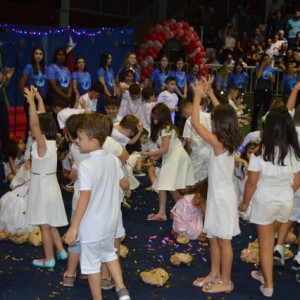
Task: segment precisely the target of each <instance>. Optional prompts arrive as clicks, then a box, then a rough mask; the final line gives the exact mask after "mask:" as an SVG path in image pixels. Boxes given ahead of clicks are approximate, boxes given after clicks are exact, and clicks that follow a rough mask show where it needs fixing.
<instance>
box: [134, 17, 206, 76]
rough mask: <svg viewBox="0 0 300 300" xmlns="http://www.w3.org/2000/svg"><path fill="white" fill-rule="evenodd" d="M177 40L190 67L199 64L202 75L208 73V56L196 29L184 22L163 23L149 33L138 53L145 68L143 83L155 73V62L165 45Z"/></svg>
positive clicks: (139, 59) (171, 21)
mask: <svg viewBox="0 0 300 300" xmlns="http://www.w3.org/2000/svg"><path fill="white" fill-rule="evenodd" d="M173 38H174V39H176V40H177V41H178V42H179V43H180V45H181V46H182V47H183V49H184V51H185V53H186V55H187V62H188V63H189V64H190V65H194V64H195V63H198V64H199V65H200V67H201V75H202V76H204V75H205V74H206V72H207V65H206V64H205V63H204V60H203V58H204V57H205V56H206V52H205V50H204V47H203V45H202V44H201V42H200V39H199V36H198V34H197V32H196V31H194V28H193V27H192V26H190V25H189V24H188V23H186V22H184V21H180V22H178V23H177V22H176V21H175V20H170V21H162V22H161V23H160V24H157V25H156V26H155V27H153V28H151V29H150V30H149V32H148V33H147V35H146V37H145V39H144V41H143V43H142V44H141V45H140V49H139V51H138V61H139V63H140V64H141V65H142V67H143V71H142V81H144V80H145V79H146V78H149V77H150V74H151V72H152V71H153V64H154V60H155V59H156V58H157V55H158V53H159V52H160V50H161V48H162V47H163V45H165V44H166V43H167V41H168V40H170V39H173Z"/></svg>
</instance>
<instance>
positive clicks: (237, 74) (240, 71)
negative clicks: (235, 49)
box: [228, 63, 249, 93]
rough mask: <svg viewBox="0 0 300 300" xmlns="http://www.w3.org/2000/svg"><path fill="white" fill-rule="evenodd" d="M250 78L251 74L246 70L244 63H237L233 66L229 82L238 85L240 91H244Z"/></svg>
mask: <svg viewBox="0 0 300 300" xmlns="http://www.w3.org/2000/svg"><path fill="white" fill-rule="evenodd" d="M248 80H249V75H248V74H247V73H246V72H244V67H243V64H242V63H236V64H235V66H234V68H233V72H232V73H230V74H229V77H228V84H229V85H235V86H237V87H238V88H239V90H240V92H241V93H244V92H245V89H246V86H247V83H248Z"/></svg>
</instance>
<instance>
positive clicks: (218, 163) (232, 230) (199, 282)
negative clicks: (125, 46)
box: [192, 78, 241, 293]
mask: <svg viewBox="0 0 300 300" xmlns="http://www.w3.org/2000/svg"><path fill="white" fill-rule="evenodd" d="M210 89H211V87H210V86H209V87H208V86H207V83H206V80H205V78H202V81H201V82H199V83H195V84H194V86H193V91H194V101H193V113H192V126H193V127H194V128H195V130H196V131H197V133H198V134H199V135H200V136H201V137H202V138H203V139H204V140H205V141H206V142H207V143H209V144H210V145H211V147H212V149H211V151H210V155H209V163H208V195H207V203H206V213H205V222H204V230H203V231H204V232H206V233H207V237H208V238H209V242H210V254H211V270H210V273H209V274H208V275H207V276H205V277H202V278H197V279H196V280H195V281H194V283H193V284H194V285H195V286H198V287H203V288H202V291H203V292H205V293H220V292H227V293H230V292H231V291H232V290H233V288H234V286H233V283H232V281H231V268H232V262H233V251H232V245H231V239H232V237H233V236H236V235H238V234H239V233H240V228H239V220H238V209H237V195H236V192H235V187H234V183H233V170H234V152H235V149H236V148H237V147H238V146H239V143H240V140H241V135H240V131H239V125H238V120H237V116H236V112H235V111H234V109H233V108H232V107H231V106H230V105H229V104H225V105H217V106H216V107H215V108H214V110H213V112H212V114H211V120H212V129H213V130H212V132H209V131H208V130H207V129H206V128H205V127H204V126H203V125H202V124H201V123H200V121H199V110H200V102H201V99H202V98H204V97H206V94H207V93H208V94H210V93H212V91H211V90H210ZM200 120H201V113H200Z"/></svg>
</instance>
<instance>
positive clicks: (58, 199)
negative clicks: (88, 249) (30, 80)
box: [24, 87, 68, 268]
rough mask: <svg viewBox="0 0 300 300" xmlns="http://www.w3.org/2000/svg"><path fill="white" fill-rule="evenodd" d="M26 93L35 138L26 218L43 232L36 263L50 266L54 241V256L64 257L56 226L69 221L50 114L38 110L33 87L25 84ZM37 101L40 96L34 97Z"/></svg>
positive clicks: (37, 265) (53, 122)
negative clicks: (57, 173)
mask: <svg viewBox="0 0 300 300" xmlns="http://www.w3.org/2000/svg"><path fill="white" fill-rule="evenodd" d="M24 93H25V97H26V99H27V102H28V104H29V112H30V128H31V132H32V137H33V138H34V139H35V141H34V142H33V144H32V152H31V157H32V165H31V182H30V188H29V199H28V211H27V221H28V224H30V225H39V226H40V229H41V232H42V239H43V247H44V252H45V258H43V259H35V260H34V261H33V265H34V266H36V267H46V268H53V267H54V266H55V258H54V247H53V246H54V245H55V247H56V248H57V252H58V253H57V259H66V258H67V257H68V255H67V252H66V251H65V250H64V248H63V245H62V241H61V237H60V235H59V232H58V230H57V228H56V227H59V226H66V225H67V224H68V220H67V216H66V212H65V207H64V203H63V199H62V195H61V190H60V188H59V185H58V182H57V177H56V166H57V152H56V140H55V139H56V130H57V129H56V124H55V121H54V119H53V117H52V116H51V115H48V114H46V113H43V114H39V115H38V114H37V111H36V107H35V103H34V98H35V96H36V91H35V89H34V87H31V90H29V89H28V88H25V90H24ZM37 98H38V101H39V106H40V103H42V101H43V100H42V99H41V98H40V97H37Z"/></svg>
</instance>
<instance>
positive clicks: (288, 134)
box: [239, 107, 300, 297]
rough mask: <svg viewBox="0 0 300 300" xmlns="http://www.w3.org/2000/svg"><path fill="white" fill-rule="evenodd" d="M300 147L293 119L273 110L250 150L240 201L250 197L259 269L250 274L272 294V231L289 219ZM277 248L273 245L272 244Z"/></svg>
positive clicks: (246, 201) (244, 207)
mask: <svg viewBox="0 0 300 300" xmlns="http://www.w3.org/2000/svg"><path fill="white" fill-rule="evenodd" d="M299 169H300V147H299V143H298V138H297V133H296V130H295V126H294V124H293V120H292V117H291V115H290V114H289V112H288V110H287V109H286V108H284V107H281V108H278V109H277V110H272V111H270V112H269V114H268V115H267V117H266V124H265V127H264V131H263V136H262V140H261V143H260V145H259V149H258V151H257V152H256V153H255V154H252V155H251V157H250V161H249V167H248V179H247V181H246V185H245V192H244V198H243V202H242V203H240V205H239V210H240V211H241V212H244V211H246V210H247V208H248V206H249V203H250V201H251V204H252V208H251V214H250V222H251V223H254V224H256V229H257V234H258V242H259V263H260V266H261V270H259V271H252V272H251V276H252V277H253V278H254V279H256V280H258V281H259V282H260V283H261V286H260V291H261V292H262V294H263V295H264V296H266V297H271V296H272V295H273V290H274V282H273V251H274V234H275V232H276V230H277V229H278V228H280V227H281V226H284V225H285V223H287V222H288V220H289V216H290V214H291V210H292V206H293V196H294V192H295V191H296V190H297V189H298V188H299V182H300V181H299V179H300V175H299ZM275 249H276V248H275Z"/></svg>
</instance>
